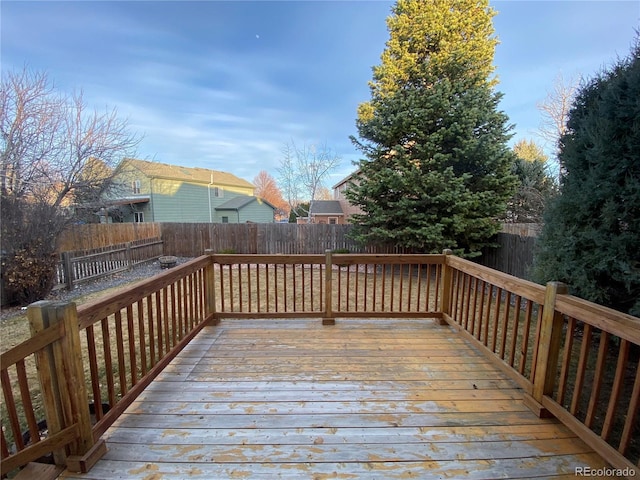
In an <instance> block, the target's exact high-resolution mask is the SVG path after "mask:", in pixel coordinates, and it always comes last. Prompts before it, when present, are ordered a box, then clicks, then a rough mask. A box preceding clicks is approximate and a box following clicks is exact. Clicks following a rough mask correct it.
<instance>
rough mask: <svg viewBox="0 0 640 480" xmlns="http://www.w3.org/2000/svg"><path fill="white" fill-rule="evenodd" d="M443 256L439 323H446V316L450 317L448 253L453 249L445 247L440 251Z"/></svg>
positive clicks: (450, 280) (450, 253)
mask: <svg viewBox="0 0 640 480" xmlns="http://www.w3.org/2000/svg"><path fill="white" fill-rule="evenodd" d="M442 254H443V255H444V256H445V257H444V263H443V264H442V278H441V281H440V289H441V291H440V302H441V303H440V311H441V312H442V318H441V319H439V321H438V323H439V324H440V325H446V324H447V320H446V319H447V318H451V288H452V278H453V277H452V275H451V267H450V266H449V260H448V258H447V256H448V255H453V251H452V250H450V249H448V248H446V249H444V250H443V251H442Z"/></svg>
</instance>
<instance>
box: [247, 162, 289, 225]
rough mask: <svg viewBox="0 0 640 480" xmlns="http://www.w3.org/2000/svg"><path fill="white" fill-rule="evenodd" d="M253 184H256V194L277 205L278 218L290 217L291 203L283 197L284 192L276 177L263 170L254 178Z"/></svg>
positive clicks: (276, 214)
mask: <svg viewBox="0 0 640 480" xmlns="http://www.w3.org/2000/svg"><path fill="white" fill-rule="evenodd" d="M253 184H254V185H255V186H256V189H255V195H256V196H257V197H260V198H262V199H264V200H266V201H267V202H269V203H270V204H271V205H273V206H274V207H276V213H275V216H276V219H277V220H282V219H285V218H288V217H289V210H290V208H289V204H288V203H287V202H286V201H285V200H284V199H283V198H282V192H280V188H278V183H277V182H276V180H275V178H273V177H272V176H271V175H269V173H267V172H266V171H265V170H261V171H260V172H258V175H256V176H255V178H254V179H253Z"/></svg>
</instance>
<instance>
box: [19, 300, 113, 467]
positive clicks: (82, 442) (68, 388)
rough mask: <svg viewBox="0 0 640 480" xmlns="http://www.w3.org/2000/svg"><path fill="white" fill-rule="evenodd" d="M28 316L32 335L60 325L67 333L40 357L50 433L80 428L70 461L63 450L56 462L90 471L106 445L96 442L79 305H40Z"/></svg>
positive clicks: (42, 385)
mask: <svg viewBox="0 0 640 480" xmlns="http://www.w3.org/2000/svg"><path fill="white" fill-rule="evenodd" d="M27 315H28V318H29V324H30V327H31V334H32V336H33V335H37V334H38V333H39V332H41V331H43V330H45V329H47V328H49V327H53V328H55V327H56V326H58V328H61V329H62V330H63V332H64V334H63V336H62V338H61V339H60V340H59V341H57V342H54V343H53V344H52V345H51V346H50V347H48V348H47V349H45V350H44V351H42V352H39V353H38V354H37V355H36V362H37V367H38V378H39V380H40V388H41V391H42V392H43V401H44V406H45V416H46V420H47V427H48V428H49V431H50V432H52V433H57V432H58V431H61V430H62V429H64V428H67V427H70V426H72V425H76V426H77V427H76V428H77V436H76V438H75V440H74V441H73V442H72V443H71V444H70V445H69V453H70V455H69V456H68V457H67V458H66V462H65V461H64V458H63V454H61V452H60V451H59V452H57V453H54V458H55V461H56V462H59V461H62V462H63V463H66V465H67V468H68V469H69V470H70V471H72V472H87V471H88V470H89V469H90V468H91V467H92V466H93V465H94V464H95V462H96V461H98V459H99V458H100V457H102V455H104V453H105V452H106V446H105V444H104V442H103V441H99V442H97V443H96V442H94V439H93V431H92V429H91V417H90V413H89V404H88V402H87V400H88V396H87V390H86V383H85V378H84V366H83V361H82V350H81V347H80V332H79V330H78V314H77V311H76V304H75V303H55V302H36V303H34V304H32V305H30V306H29V308H28V310H27Z"/></svg>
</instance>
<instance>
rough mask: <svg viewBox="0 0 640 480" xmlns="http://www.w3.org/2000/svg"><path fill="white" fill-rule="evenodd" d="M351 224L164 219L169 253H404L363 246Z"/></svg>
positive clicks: (189, 255) (177, 254)
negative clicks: (200, 221)
mask: <svg viewBox="0 0 640 480" xmlns="http://www.w3.org/2000/svg"><path fill="white" fill-rule="evenodd" d="M352 228H353V227H352V226H351V225H326V224H311V225H304V224H293V223H292V224H287V223H244V224H217V223H213V224H210V223H163V224H162V240H163V241H164V248H165V254H166V255H175V256H178V257H193V256H198V255H202V254H203V253H204V251H205V250H212V251H214V252H216V253H238V254H259V255H273V254H285V255H313V254H324V252H325V251H326V250H336V249H348V250H349V251H350V252H355V253H363V252H366V253H404V252H399V251H389V249H386V248H384V249H376V248H362V247H361V246H359V245H358V244H357V243H356V242H355V241H354V240H352V239H351V238H349V236H348V234H349V232H350V231H351V229H352Z"/></svg>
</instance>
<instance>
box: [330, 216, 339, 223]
mask: <svg viewBox="0 0 640 480" xmlns="http://www.w3.org/2000/svg"><path fill="white" fill-rule="evenodd" d="M336 223H338V217H329V225H335V224H336Z"/></svg>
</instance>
